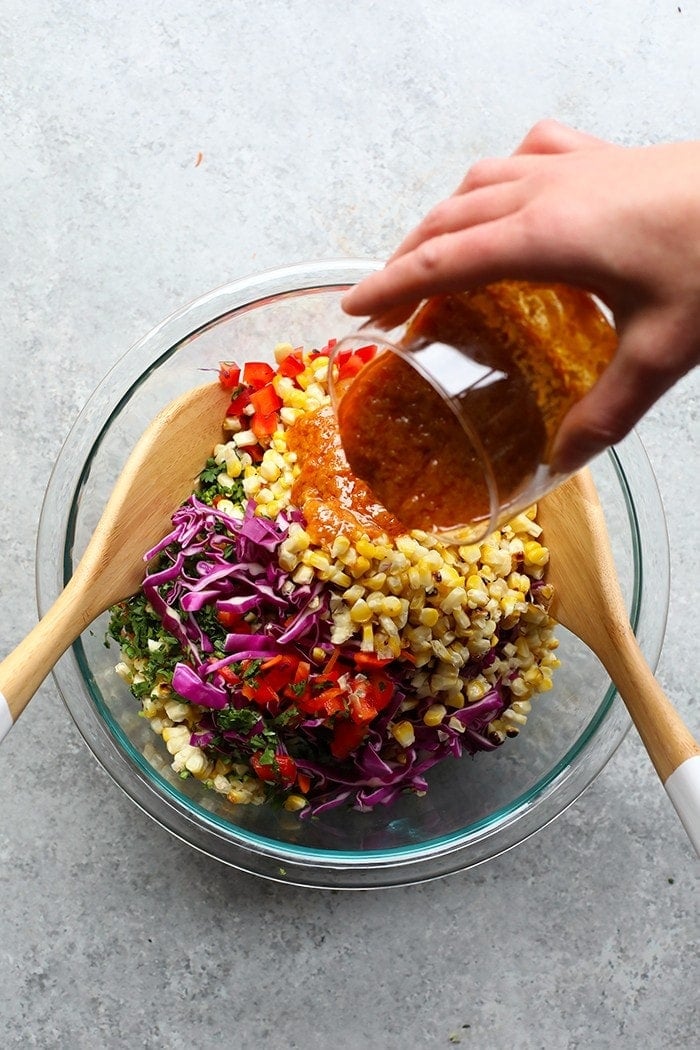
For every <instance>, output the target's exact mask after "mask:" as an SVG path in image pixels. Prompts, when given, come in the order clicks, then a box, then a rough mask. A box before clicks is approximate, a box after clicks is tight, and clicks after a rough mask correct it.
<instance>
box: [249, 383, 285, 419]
mask: <svg viewBox="0 0 700 1050" xmlns="http://www.w3.org/2000/svg"><path fill="white" fill-rule="evenodd" d="M250 403H251V405H252V406H253V408H254V409H255V411H256V413H260V415H261V416H271V415H272V414H273V413H274V412H277V410H278V409H280V408H281V407H282V398H281V397H280V396H279V394H278V393H277V391H276V390H275V388H274V387H273V385H272V384H271V383H268V384H267V386H263V387H261V388H260V390H254V391H253V393H252V394H251V395H250Z"/></svg>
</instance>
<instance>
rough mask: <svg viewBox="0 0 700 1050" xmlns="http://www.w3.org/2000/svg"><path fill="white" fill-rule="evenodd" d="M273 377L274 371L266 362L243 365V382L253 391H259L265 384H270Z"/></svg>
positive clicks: (250, 362) (248, 362)
mask: <svg viewBox="0 0 700 1050" xmlns="http://www.w3.org/2000/svg"><path fill="white" fill-rule="evenodd" d="M274 375H275V370H274V368H273V367H272V365H268V363H267V361H246V363H245V364H244V365H243V382H244V383H246V384H247V385H248V386H252V387H253V389H254V390H260V388H261V387H264V386H265V385H266V384H267V383H271V382H272V380H273V378H274Z"/></svg>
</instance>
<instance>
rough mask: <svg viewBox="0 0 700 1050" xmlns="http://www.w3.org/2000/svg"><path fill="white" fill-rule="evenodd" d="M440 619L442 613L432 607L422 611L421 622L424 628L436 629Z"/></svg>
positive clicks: (428, 606) (429, 606)
mask: <svg viewBox="0 0 700 1050" xmlns="http://www.w3.org/2000/svg"><path fill="white" fill-rule="evenodd" d="M439 619H440V613H439V612H438V611H437V609H434V608H433V607H432V605H426V606H425V608H424V609H421V613H420V622H421V624H422V625H423V626H424V627H434V626H435V624H436V623H437V622H438V620H439Z"/></svg>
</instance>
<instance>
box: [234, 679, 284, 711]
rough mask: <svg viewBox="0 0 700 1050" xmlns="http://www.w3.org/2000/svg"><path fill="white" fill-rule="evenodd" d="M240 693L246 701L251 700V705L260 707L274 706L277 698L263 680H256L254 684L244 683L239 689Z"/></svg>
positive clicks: (274, 692)
mask: <svg viewBox="0 0 700 1050" xmlns="http://www.w3.org/2000/svg"><path fill="white" fill-rule="evenodd" d="M241 692H242V693H243V696H244V697H245V698H246V700H252V701H253V703H255V704H258V705H259V706H260V707H266V706H267V704H274V703H275V702H276V701H277V700H278V699H279V697H278V696H277V693H276V691H275V690H274V689H273V688H272V686H271V685H269V684H268V683H267V682H266V681H265V679H264V678H263V679H258V680H257V681H255V682H246V683H245V685H243V686H242V687H241Z"/></svg>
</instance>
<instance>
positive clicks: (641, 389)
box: [551, 317, 682, 474]
mask: <svg viewBox="0 0 700 1050" xmlns="http://www.w3.org/2000/svg"><path fill="white" fill-rule="evenodd" d="M668 338H669V333H668V331H665V332H664V333H663V335H662V333H661V332H659V326H657V325H654V324H652V323H650V321H649V318H648V317H647V318H642V317H640V318H639V319H637V320H636V321H635V324H634V326H632V327H630V329H629V330H628V331H626V332H625V333H624V335H623V336H622V338H621V339H620V343H619V346H618V349H617V352H616V354H615V357H614V358H613V360H612V361H611V362H610V364H609V365H608V367H607V368H606V369H605V371H604V372H603V374H602V376H601V377H600V379H599V380H598V381H597V382H596V384H595V386H593V387H592V389H591V390H590V391H589V393H588V394H586V396H585V397H583V398H582V399H581V400H580V401H579V402H578V404H576V405H574V407H573V408H572V409H571V410H570V411H569V412H568V413H567V415H566V417H565V418H564V421H563V422H562V425H561V427H560V428H559V432H558V434H557V436H556V438H555V441H554V447H553V450H552V459H551V467H552V470H553V471H554V472H555V473H562V474H571V473H573V472H574V471H576V470H578V469H579V467H582V466H583V465H584V464H585V463H587V462H588V461H589V460H590V459H592V458H593V457H594V456H596V455H597V454H598V453H599V452H602V451H603V450H604V449H606V448H608V446H610V445H614V444H616V442H618V441H620V440H621V439H622V438H623V437H625V435H626V434H628V433H629V431H630V430H631V429H632V427H633V426H634V425H635V423H637V422H638V421H639V420H640V419H641V418H642V416H643V415H644V413H645V412H647V411H648V410H649V409H650V408H651V406H652V405H653V404H654V402H655V401H657V400H658V398H660V397H661V395H662V394H663V393H665V391H666V390H668V389H669V387H671V386H672V385H673V383H674V382H675V381H676V379H678V378H680V375H681V374H682V370H681V371H680V372H677V370H676V369H675V367H674V366H673V365H671V364H670V363H669V362H668V355H667V343H668Z"/></svg>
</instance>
